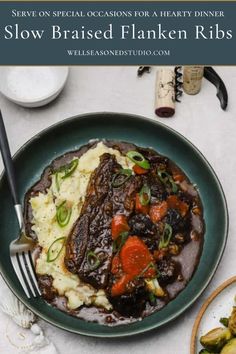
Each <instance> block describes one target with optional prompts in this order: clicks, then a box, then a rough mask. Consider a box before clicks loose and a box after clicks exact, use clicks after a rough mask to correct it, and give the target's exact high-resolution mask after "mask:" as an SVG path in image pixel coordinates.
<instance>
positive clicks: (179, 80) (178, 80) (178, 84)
mask: <svg viewBox="0 0 236 354" xmlns="http://www.w3.org/2000/svg"><path fill="white" fill-rule="evenodd" d="M182 86H183V74H182V66H176V67H175V101H176V102H181V101H180V97H181V96H182V94H183V90H182Z"/></svg>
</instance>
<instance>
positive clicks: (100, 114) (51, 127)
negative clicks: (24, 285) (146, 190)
mask: <svg viewBox="0 0 236 354" xmlns="http://www.w3.org/2000/svg"><path fill="white" fill-rule="evenodd" d="M95 115H96V116H97V117H98V119H99V117H104V116H107V117H109V119H114V116H123V117H124V118H125V117H127V116H129V117H132V118H135V119H138V120H140V121H143V123H144V124H145V123H146V122H148V123H151V124H154V125H156V126H157V127H158V126H161V127H162V128H164V129H166V130H167V131H169V132H170V133H172V134H174V135H175V136H177V137H178V138H180V139H181V140H183V141H184V142H186V143H187V144H188V145H190V146H191V148H192V149H193V150H195V152H196V153H197V155H198V156H199V157H200V158H201V160H203V161H204V163H205V164H206V165H207V167H208V169H209V170H210V172H211V174H212V177H214V180H215V182H216V184H217V186H218V190H219V193H220V195H221V197H222V202H223V207H224V211H225V226H224V239H223V242H222V247H221V249H220V253H219V257H218V260H217V262H216V264H215V267H214V268H213V270H212V272H211V274H210V276H209V277H208V278H207V280H206V281H205V283H204V284H203V285H202V286H201V289H199V290H198V292H197V293H196V295H195V296H194V297H193V298H192V299H191V301H188V303H187V304H186V305H185V306H183V307H182V308H181V309H179V310H178V311H177V312H175V313H174V314H172V315H171V316H169V317H168V319H164V320H162V321H161V322H160V323H158V325H156V324H151V325H148V326H147V327H146V328H145V329H135V330H132V332H131V333H130V332H128V333H126V332H123V333H88V331H83V330H82V331H81V330H80V329H78V330H74V329H68V328H66V326H64V325H63V324H60V323H57V322H55V321H54V320H53V319H47V318H46V316H44V314H42V313H40V311H38V310H37V309H34V308H33V306H31V304H28V303H27V300H26V301H25V300H24V299H22V298H21V296H18V294H16V292H15V291H14V289H13V287H12V286H11V284H10V281H8V279H7V276H5V274H3V272H2V269H1V263H0V273H1V275H2V278H3V280H4V281H5V283H6V284H7V286H8V287H9V288H10V290H11V291H12V292H13V293H14V295H15V296H16V297H17V298H18V299H19V300H20V301H21V302H22V303H23V304H24V305H25V306H26V307H27V308H29V309H30V310H31V311H32V312H33V313H35V314H36V315H37V316H38V317H39V318H41V319H43V320H44V321H46V322H47V323H49V324H51V325H54V326H55V327H58V328H60V329H62V330H65V331H67V332H69V333H75V334H79V335H84V336H87V337H97V338H122V337H129V336H134V335H137V334H139V333H144V332H148V331H151V330H154V329H157V328H160V327H163V326H165V325H167V324H168V323H170V322H171V321H173V320H174V319H176V318H177V317H179V316H180V315H181V314H183V313H184V312H185V311H186V310H187V309H189V308H190V307H191V306H192V305H193V304H194V302H195V301H196V300H197V299H198V298H199V297H200V296H201V294H202V293H203V292H204V291H205V290H206V288H207V286H208V285H209V283H210V282H211V280H212V278H213V277H214V275H215V273H216V270H217V268H218V266H219V264H220V261H221V259H222V256H223V254H224V250H225V247H226V243H227V239H228V231H229V212H228V206H227V201H226V197H225V193H224V190H223V187H222V185H221V182H220V180H219V178H218V176H217V174H216V172H215V170H214V169H213V167H212V166H211V164H210V163H209V161H208V160H207V159H206V157H205V156H204V155H203V153H202V152H201V151H200V150H199V149H198V148H197V147H196V146H195V145H194V144H193V143H192V142H191V141H190V140H189V139H188V138H186V137H185V136H184V135H182V134H181V133H179V132H178V131H176V130H175V129H173V128H171V127H169V126H167V125H166V124H164V123H162V122H160V121H158V120H154V119H153V118H148V117H146V116H142V115H137V114H133V113H123V112H122V113H121V112H110V111H99V112H89V113H81V114H78V115H74V116H72V117H69V118H65V119H62V120H60V121H58V122H55V123H53V124H51V125H49V126H48V127H46V128H44V129H42V130H41V131H39V133H36V134H35V135H33V136H32V137H31V138H30V139H28V140H27V141H26V142H25V143H24V144H23V145H22V146H21V147H20V148H19V149H18V150H17V151H16V152H15V154H14V155H13V160H15V159H16V158H17V157H18V155H20V154H21V153H22V152H24V150H25V148H26V147H28V145H30V144H31V143H33V142H34V140H36V139H37V140H38V139H40V138H41V136H43V135H44V134H47V133H48V132H49V131H53V130H54V129H55V128H56V127H59V126H63V125H64V124H66V123H68V124H70V122H71V121H74V120H75V119H77V120H83V119H88V117H89V116H91V117H93V116H95ZM4 175H5V172H4V169H3V171H2V173H1V175H0V183H1V181H2V179H3V177H4ZM126 326H127V325H126ZM114 328H116V327H114Z"/></svg>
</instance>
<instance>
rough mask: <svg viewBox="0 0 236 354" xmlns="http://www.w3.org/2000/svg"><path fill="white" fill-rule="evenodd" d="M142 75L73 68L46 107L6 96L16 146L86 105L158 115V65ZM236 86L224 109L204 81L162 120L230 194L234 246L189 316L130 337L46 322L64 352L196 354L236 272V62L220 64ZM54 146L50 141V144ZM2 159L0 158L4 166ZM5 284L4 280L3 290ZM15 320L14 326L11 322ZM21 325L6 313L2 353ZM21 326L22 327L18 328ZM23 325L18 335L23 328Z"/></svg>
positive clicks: (0, 328)
mask: <svg viewBox="0 0 236 354" xmlns="http://www.w3.org/2000/svg"><path fill="white" fill-rule="evenodd" d="M157 69H158V68H153V69H152V72H151V73H150V74H146V75H144V76H143V77H142V78H141V79H139V78H137V77H136V67H132V66H131V67H73V68H71V71H70V75H69V79H68V82H67V84H66V87H65V89H64V91H63V92H62V94H61V95H60V97H59V98H58V99H57V100H56V101H54V102H53V103H52V104H50V105H49V106H46V107H44V108H40V109H24V108H21V107H19V106H17V105H15V104H13V103H11V102H9V101H8V100H6V99H5V98H4V97H2V96H0V107H1V109H2V112H3V116H4V118H5V123H6V129H7V132H8V135H9V140H10V146H11V150H12V152H13V153H14V152H15V151H16V150H17V149H18V148H19V147H20V146H21V145H22V144H23V143H25V142H26V141H27V140H28V139H29V138H30V137H32V136H33V135H34V134H36V133H38V132H39V131H40V130H42V129H44V128H46V127H48V126H49V125H51V124H53V123H55V122H58V121H60V120H61V119H64V118H67V117H70V116H73V115H76V114H79V113H85V112H95V111H114V112H129V113H136V114H140V115H144V116H147V117H150V118H153V119H154V120H155V119H160V118H157V117H156V116H155V114H154V109H153V107H154V83H155V75H156V70H157ZM217 71H218V72H219V73H220V75H221V76H222V78H223V79H224V81H225V83H226V85H227V88H228V92H229V106H228V109H227V112H224V111H222V110H221V108H220V105H219V101H218V100H217V98H216V90H215V87H214V86H213V85H212V84H210V83H209V82H207V81H206V80H204V82H203V86H202V90H201V92H200V93H199V94H198V95H197V96H187V95H184V96H183V98H182V103H181V104H176V114H175V116H174V117H173V118H171V119H166V120H163V119H162V120H161V119H160V121H162V122H164V123H165V124H167V125H169V126H170V127H172V128H174V129H176V130H177V131H179V132H180V133H182V134H183V135H185V136H186V137H187V138H188V139H189V140H190V141H192V142H193V143H194V144H195V145H196V146H197V147H198V148H199V149H200V150H201V152H202V153H203V154H204V155H205V156H206V158H207V159H208V161H209V162H210V163H211V165H212V166H213V168H214V169H215V171H216V173H217V175H218V177H219V179H220V181H221V183H222V185H223V188H224V191H225V194H226V198H227V201H228V207H229V216H230V228H229V238H228V243H227V247H226V250H225V253H224V257H223V259H222V261H221V263H220V267H219V268H218V270H217V272H216V274H215V276H214V278H213V280H212V282H211V284H210V285H209V286H208V288H207V289H206V291H205V292H204V293H203V295H202V296H201V297H200V299H199V300H198V301H197V302H196V303H195V304H194V305H193V306H192V307H191V308H190V309H189V310H188V311H187V312H185V313H184V314H183V315H182V316H181V317H179V318H178V319H176V320H175V321H173V322H172V323H170V324H169V325H167V326H165V327H163V328H161V329H157V330H155V331H153V332H151V333H145V334H143V335H139V336H138V337H132V338H126V339H115V340H108V339H94V338H86V337H83V336H79V335H74V334H69V333H66V332H64V331H62V330H59V329H57V328H55V327H53V326H51V325H49V324H47V323H42V325H43V328H44V329H45V333H46V335H47V336H48V337H49V338H50V339H51V340H52V341H53V342H54V343H55V345H56V346H57V349H58V352H59V353H65V352H66V353H67V354H74V353H78V354H89V353H92V352H96V354H111V353H112V354H113V353H114V354H126V353H129V354H143V352H144V351H145V352H146V353H150V354H152V353H153V354H154V353H158V354H188V353H189V344H190V335H191V329H192V325H193V322H194V319H195V317H196V315H197V313H198V311H199V309H200V307H201V304H202V302H203V301H204V299H205V298H206V297H207V296H208V295H209V294H210V293H211V291H212V290H213V289H215V287H217V286H218V285H219V284H220V283H222V282H223V281H224V280H226V279H227V278H229V277H231V276H233V275H235V271H236V257H235V254H236V242H235V233H236V217H235V215H236V183H235V176H236V163H235V160H236V158H235V153H236V67H218V68H217ZM45 148H46V147H45ZM1 169H2V163H1V162H0V170H1ZM3 287H4V284H3V282H2V280H0V292H1V290H2V289H3ZM7 326H8V327H7ZM12 326H13V324H12V323H11V322H10V323H9V322H8V320H7V317H6V316H5V315H3V314H2V313H1V312H0V353H4V354H13V353H14V354H15V353H18V352H19V351H18V349H17V348H15V347H14V346H13V345H12V344H10V342H9V339H8V338H7V336H6V330H7V328H8V330H9V328H10V329H11V328H12ZM17 333H18V332H17ZM17 333H16V332H15V335H17Z"/></svg>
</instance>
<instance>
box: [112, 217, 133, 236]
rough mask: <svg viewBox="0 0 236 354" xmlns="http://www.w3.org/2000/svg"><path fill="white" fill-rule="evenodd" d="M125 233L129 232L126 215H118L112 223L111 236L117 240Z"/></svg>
mask: <svg viewBox="0 0 236 354" xmlns="http://www.w3.org/2000/svg"><path fill="white" fill-rule="evenodd" d="M124 231H129V225H128V222H127V218H126V216H125V215H121V214H117V215H115V216H114V217H113V219H112V222H111V235H112V239H113V240H115V239H117V237H118V236H119V235H120V234H121V233H122V232H124Z"/></svg>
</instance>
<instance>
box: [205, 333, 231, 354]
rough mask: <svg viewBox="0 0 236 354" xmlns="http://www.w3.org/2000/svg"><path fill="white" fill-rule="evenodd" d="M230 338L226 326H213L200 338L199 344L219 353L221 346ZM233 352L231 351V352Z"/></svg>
mask: <svg viewBox="0 0 236 354" xmlns="http://www.w3.org/2000/svg"><path fill="white" fill-rule="evenodd" d="M231 338H232V334H231V332H230V330H229V329H228V328H222V327H221V328H215V329H213V330H211V331H210V332H208V333H207V334H205V335H204V336H202V337H201V338H200V343H201V345H202V346H203V347H204V348H205V349H206V350H208V351H210V352H211V351H212V352H213V353H219V352H220V351H221V349H222V348H223V346H224V345H225V344H226V343H227V342H228V341H229V340H230V339H231ZM232 353H233V352H232Z"/></svg>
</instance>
